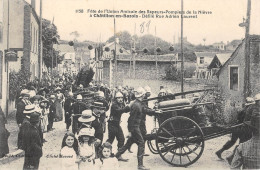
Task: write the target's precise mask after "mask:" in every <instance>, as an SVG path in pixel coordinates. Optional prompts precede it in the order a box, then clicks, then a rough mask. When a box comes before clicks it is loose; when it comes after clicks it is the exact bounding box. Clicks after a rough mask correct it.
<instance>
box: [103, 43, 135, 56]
mask: <svg viewBox="0 0 260 170" xmlns="http://www.w3.org/2000/svg"><path fill="white" fill-rule="evenodd" d="M106 47H109V48H110V50H113V49H114V48H115V42H111V43H108V44H106V45H105V46H104V47H103V49H104V50H105V48H106ZM120 49H123V53H121V52H120ZM116 53H117V54H123V55H127V54H131V52H130V51H129V50H126V49H125V48H124V47H123V46H122V45H120V44H118V43H116Z"/></svg>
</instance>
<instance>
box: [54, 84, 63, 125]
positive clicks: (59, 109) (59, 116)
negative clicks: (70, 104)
mask: <svg viewBox="0 0 260 170" xmlns="http://www.w3.org/2000/svg"><path fill="white" fill-rule="evenodd" d="M55 92H56V100H55V105H56V117H55V118H56V121H58V122H59V121H62V120H63V102H64V100H65V97H64V95H63V94H62V93H61V88H59V87H58V88H56V89H55Z"/></svg>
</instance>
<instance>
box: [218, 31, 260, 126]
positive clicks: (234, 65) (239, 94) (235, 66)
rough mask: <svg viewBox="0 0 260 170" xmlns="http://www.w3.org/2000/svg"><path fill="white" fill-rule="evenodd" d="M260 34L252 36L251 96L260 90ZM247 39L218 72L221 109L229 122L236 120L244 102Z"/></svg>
mask: <svg viewBox="0 0 260 170" xmlns="http://www.w3.org/2000/svg"><path fill="white" fill-rule="evenodd" d="M259 48H260V36H256V35H252V36H250V77H249V83H250V86H251V88H250V96H251V97H254V96H255V95H256V94H257V93H259V92H260V79H259V77H260V53H259ZM244 72H245V41H243V42H242V43H241V44H240V45H239V46H238V47H237V49H236V50H235V51H234V52H233V53H232V55H231V57H230V58H229V59H228V60H227V62H226V63H225V64H224V65H223V66H222V67H221V69H220V70H219V72H218V87H219V90H220V93H221V94H220V95H221V97H222V100H223V102H222V108H221V111H222V112H223V113H225V114H224V116H225V120H226V121H227V122H231V121H233V120H235V118H236V116H237V111H238V110H239V109H241V108H242V104H243V103H244V100H245V99H244V78H245V77H244Z"/></svg>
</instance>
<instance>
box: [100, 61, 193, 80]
mask: <svg viewBox="0 0 260 170" xmlns="http://www.w3.org/2000/svg"><path fill="white" fill-rule="evenodd" d="M184 65H185V67H186V68H190V67H193V68H194V67H195V63H191V62H186V63H184ZM169 66H170V62H158V79H162V78H163V77H165V69H166V67H169ZM177 67H179V65H178V66H177ZM117 70H118V73H117V75H116V74H115V72H114V75H113V76H114V77H116V82H117V85H123V81H124V80H125V79H145V80H156V79H157V77H156V65H155V61H136V64H135V76H134V69H133V62H131V67H130V62H129V61H118V68H117ZM103 83H106V84H109V61H107V60H105V61H104V66H103Z"/></svg>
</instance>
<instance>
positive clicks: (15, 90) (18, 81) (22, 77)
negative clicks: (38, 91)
mask: <svg viewBox="0 0 260 170" xmlns="http://www.w3.org/2000/svg"><path fill="white" fill-rule="evenodd" d="M30 76H31V73H30V72H29V71H28V70H26V69H21V70H19V72H15V71H11V72H10V73H9V99H10V100H13V101H14V100H15V99H16V98H17V97H18V95H19V94H20V91H21V88H22V86H25V85H26V84H27V83H29V81H30Z"/></svg>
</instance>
